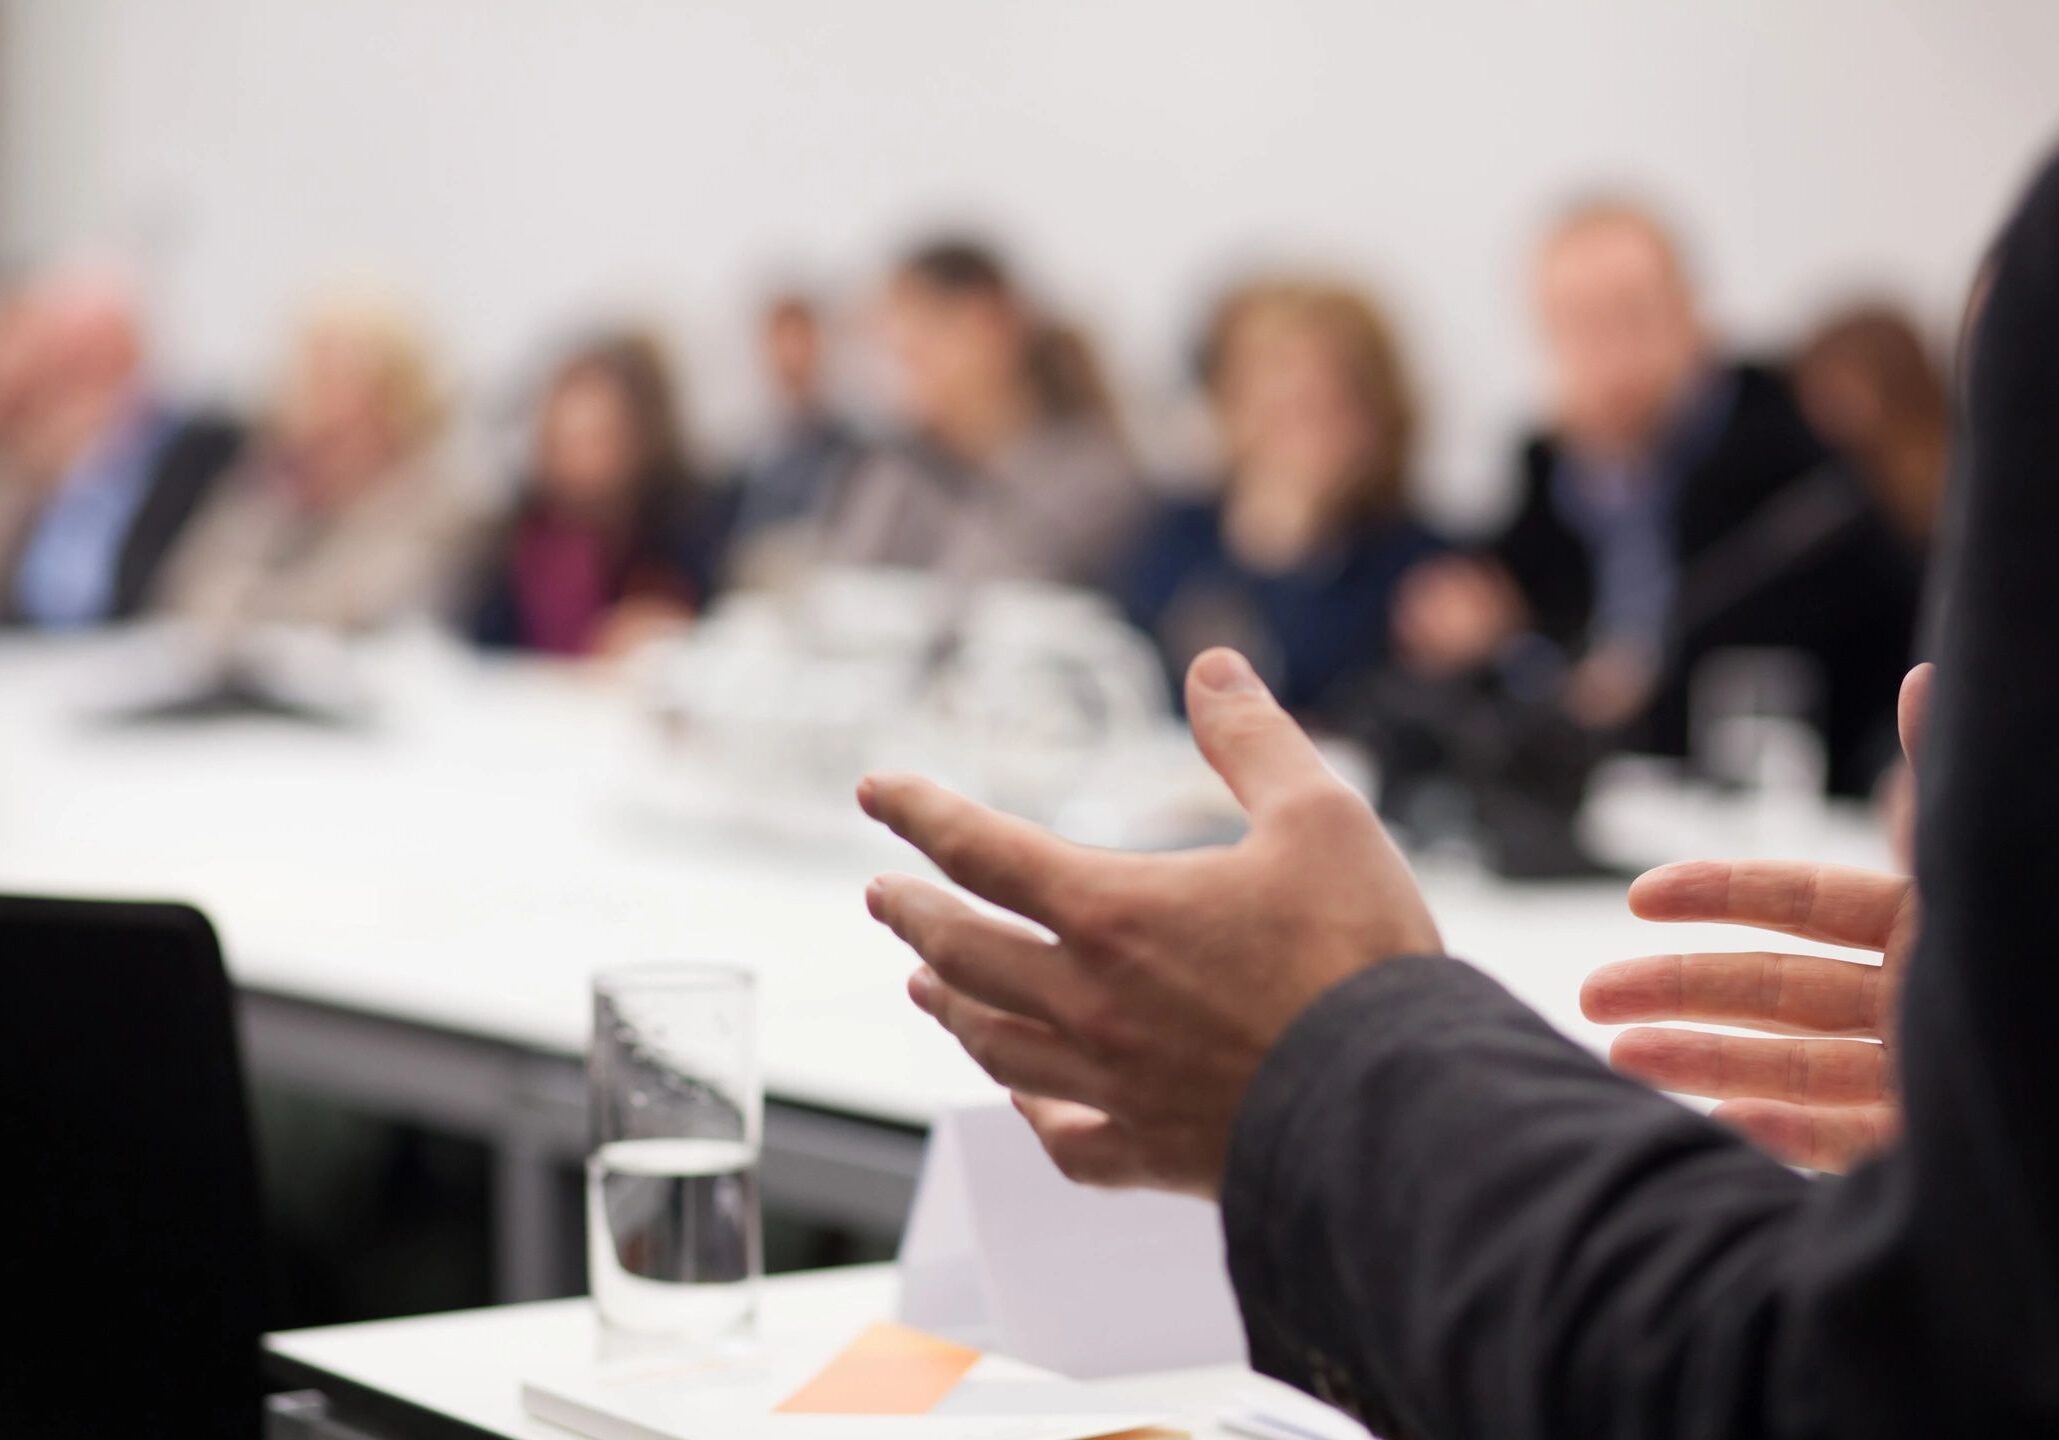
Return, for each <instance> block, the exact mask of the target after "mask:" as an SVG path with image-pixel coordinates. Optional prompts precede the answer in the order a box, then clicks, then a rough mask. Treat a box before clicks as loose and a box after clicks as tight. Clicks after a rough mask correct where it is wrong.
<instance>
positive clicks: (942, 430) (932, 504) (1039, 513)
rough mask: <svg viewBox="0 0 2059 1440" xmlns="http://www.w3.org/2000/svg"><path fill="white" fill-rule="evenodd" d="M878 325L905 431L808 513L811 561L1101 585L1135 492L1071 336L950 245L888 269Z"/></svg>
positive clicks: (995, 270) (1092, 377) (1136, 499)
mask: <svg viewBox="0 0 2059 1440" xmlns="http://www.w3.org/2000/svg"><path fill="white" fill-rule="evenodd" d="M884 328H885V334H886V341H887V346H888V349H889V351H890V354H891V358H892V360H893V363H894V368H895V371H896V380H897V382H898V396H897V399H898V404H899V407H900V412H901V419H902V420H903V422H904V423H905V426H906V434H905V435H904V436H903V437H902V438H901V439H900V440H899V441H898V442H897V443H895V444H892V445H890V446H887V447H885V448H883V449H882V450H881V451H879V452H878V453H876V454H875V455H873V456H872V457H871V458H869V459H868V460H866V461H865V462H864V463H863V464H862V465H860V466H859V467H858V469H857V470H856V471H855V472H854V473H853V474H852V475H851V476H850V477H849V478H848V481H847V483H846V484H844V485H843V486H841V487H839V489H838V491H837V493H836V494H835V495H833V496H832V497H831V498H830V500H829V503H828V504H826V505H825V506H824V507H823V509H822V510H821V511H820V512H819V513H818V515H817V516H816V517H815V524H816V527H817V530H816V533H817V535H818V537H819V540H818V550H817V558H819V559H821V560H825V561H829V562H832V563H843V564H860V565H896V566H905V567H911V568H917V569H924V570H931V571H936V572H939V573H942V574H945V575H948V576H952V577H957V578H968V579H969V578H974V577H977V578H981V579H1035V580H1053V581H1061V582H1067V583H1072V584H1083V585H1098V584H1101V583H1103V582H1105V581H1106V580H1107V579H1108V578H1109V576H1110V573H1111V571H1112V569H1113V566H1114V564H1115V561H1116V559H1117V558H1118V557H1119V556H1120V555H1121V554H1122V553H1123V551H1124V549H1125V548H1126V547H1127V545H1128V544H1129V542H1130V540H1131V538H1132V535H1133V531H1134V528H1135V526H1136V524H1137V523H1138V521H1139V519H1140V517H1141V514H1142V511H1143V509H1144V506H1145V501H1146V495H1145V492H1144V489H1143V487H1142V485H1141V483H1140V481H1139V479H1138V476H1137V472H1136V468H1135V466H1134V465H1133V464H1132V463H1131V460H1130V456H1129V454H1128V451H1127V449H1126V448H1125V446H1124V444H1123V441H1122V438H1121V432H1120V427H1119V425H1118V424H1117V422H1116V418H1115V415H1114V412H1113V409H1112V407H1111V406H1110V404H1109V398H1108V392H1107V389H1106V386H1105V385H1104V384H1103V382H1102V377H1101V375H1100V372H1099V368H1098V366H1097V365H1096V364H1095V363H1094V358H1093V355H1092V351H1091V349H1090V348H1089V347H1088V345H1087V343H1086V341H1085V338H1084V336H1082V335H1081V334H1079V333H1078V332H1077V331H1074V330H1070V329H1068V328H1067V327H1065V326H1063V325H1061V324H1057V323H1055V322H1053V321H1052V320H1051V319H1050V318H1049V317H1046V316H1043V315H1041V314H1039V313H1038V312H1037V311H1036V309H1035V308H1034V307H1033V306H1032V305H1031V304H1030V303H1029V301H1028V300H1027V299H1026V298H1025V297H1024V295H1023V294H1022V293H1021V290H1020V289H1019V287H1018V286H1017V284H1016V283H1015V281H1014V280H1013V279H1012V278H1011V276H1010V275H1009V273H1008V271H1007V269H1006V267H1005V266H1004V265H1003V264H1002V262H1001V261H1000V259H999V258H998V257H997V256H996V255H995V254H994V253H993V252H992V251H990V250H988V249H986V248H985V247H984V246H981V245H978V244H975V243H973V242H970V241H966V240H958V239H943V240H938V241H934V242H932V243H930V244H927V245H923V246H921V247H920V248H918V249H916V250H914V251H913V252H911V253H910V254H909V255H908V256H907V258H906V259H904V260H903V261H902V262H901V264H900V265H899V267H898V268H897V269H896V270H895V272H894V274H893V277H892V279H891V280H890V282H889V284H888V287H887V293H886V297H885V303H884Z"/></svg>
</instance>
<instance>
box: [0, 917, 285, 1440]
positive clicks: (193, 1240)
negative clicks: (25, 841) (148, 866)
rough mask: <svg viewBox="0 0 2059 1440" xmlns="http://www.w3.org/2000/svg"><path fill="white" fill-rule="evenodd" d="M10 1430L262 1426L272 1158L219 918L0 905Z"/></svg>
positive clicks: (2, 1359) (1, 1180)
mask: <svg viewBox="0 0 2059 1440" xmlns="http://www.w3.org/2000/svg"><path fill="white" fill-rule="evenodd" d="M0 1155H4V1156H5V1157H6V1161H5V1165H4V1167H0V1295H4V1296H5V1297H6V1307H7V1315H8V1323H7V1326H6V1329H7V1332H8V1335H9V1337H10V1338H9V1339H8V1340H7V1341H6V1343H5V1344H4V1345H0V1435H23V1436H30V1435H33V1436H39V1437H40V1436H71V1435H94V1436H116V1435H210V1436H212V1435H239V1436H255V1435H256V1434H257V1433H258V1426H259V1400H260V1372H259V1344H260V1338H261V1334H260V1332H261V1328H262V1306H263V1258H262V1257H263V1249H262V1244H261V1237H260V1230H259V1211H258V1184H257V1167H256V1164H255V1158H254V1154H253V1147H252V1143H251V1132H250V1124H249V1117H248V1114H247V1111H246V1108H245V1097H244V1091H243V1075H242V1068H241V1064H240V1062H239V1059H238V1053H237V1044H236V1030H235V1014H234V1006H233V1001H232V996H231V992H230V989H229V982H228V977H227V975H226V974H225V973H224V971H223V969H222V957H221V948H220V946H219V945H218V944H217V943H216V941H215V936H214V931H213V929H212V928H211V927H210V926H209V925H208V923H207V920H206V919H205V918H204V917H203V916H202V915H201V914H200V913H199V912H198V911H195V910H192V909H189V908H187V907H185V906H182V905H140V904H113V903H93V902H79V901H61V900H30V899H11V898H6V897H0Z"/></svg>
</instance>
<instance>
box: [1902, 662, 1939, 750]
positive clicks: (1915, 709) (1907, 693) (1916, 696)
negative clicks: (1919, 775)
mask: <svg viewBox="0 0 2059 1440" xmlns="http://www.w3.org/2000/svg"><path fill="white" fill-rule="evenodd" d="M1936 676H1937V666H1935V665H1933V664H1931V663H1930V662H1929V661H1928V660H1926V661H1924V662H1923V663H1922V664H1921V665H1918V666H1917V667H1915V668H1914V669H1913V670H1911V671H1910V672H1909V673H1908V674H1907V675H1904V676H1903V677H1902V689H1901V693H1900V694H1899V695H1897V696H1896V697H1895V729H1896V731H1897V732H1899V734H1900V735H1901V739H1902V756H1903V758H1904V759H1906V760H1907V761H1908V762H1909V764H1910V766H1911V767H1912V768H1913V767H1914V766H1915V764H1916V752H1917V751H1919V750H1921V749H1922V748H1923V727H1924V722H1925V721H1926V720H1928V719H1929V718H1930V687H1931V682H1932V681H1933V680H1934V679H1935V678H1936Z"/></svg>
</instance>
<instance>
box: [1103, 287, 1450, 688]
mask: <svg viewBox="0 0 2059 1440" xmlns="http://www.w3.org/2000/svg"><path fill="white" fill-rule="evenodd" d="M1202 370H1203V379H1204V381H1205V383H1206V385H1207V388H1208V399H1209V403H1210V408H1211V410H1212V411H1213V414H1214V417H1215V421H1216V428H1217V431H1218V434H1219V435H1220V438H1221V445H1222V453H1223V462H1224V473H1223V474H1222V476H1221V477H1220V478H1219V481H1218V483H1217V485H1216V486H1215V487H1214V488H1215V494H1214V495H1213V496H1212V497H1211V498H1209V499H1207V500H1205V501H1201V502H1194V501H1182V502H1176V503H1170V504H1168V505H1167V506H1166V507H1165V508H1164V510H1163V511H1162V512H1161V513H1160V515H1159V516H1158V519H1157V521H1156V523H1155V524H1154V525H1153V526H1152V527H1151V529H1150V530H1149V531H1148V532H1147V534H1146V537H1145V540H1144V543H1143V545H1142V546H1141V548H1140V549H1139V550H1138V552H1137V553H1136V555H1135V556H1134V557H1133V558H1132V560H1131V562H1130V564H1129V566H1128V567H1127V569H1126V571H1125V573H1124V575H1123V577H1122V581H1121V584H1120V586H1119V589H1120V591H1121V594H1122V597H1123V601H1124V605H1125V608H1126V609H1127V610H1128V611H1129V614H1130V617H1131V619H1132V620H1133V621H1135V623H1136V624H1137V625H1139V626H1140V627H1141V628H1143V629H1144V630H1146V631H1148V632H1149V633H1150V634H1151V635H1152V637H1153V638H1154V639H1155V640H1156V641H1157V643H1158V647H1159V649H1160V651H1161V653H1162V654H1163V656H1164V659H1165V664H1166V671H1167V674H1168V676H1170V677H1172V678H1173V679H1174V681H1175V684H1174V693H1178V691H1179V685H1178V683H1177V681H1178V677H1180V676H1182V675H1184V674H1185V672H1186V668H1187V665H1188V663H1189V662H1190V661H1191V660H1193V658H1194V657H1195V656H1196V655H1198V654H1200V653H1201V652H1202V651H1203V650H1206V649H1208V648H1209V647H1211V646H1215V645H1231V646H1235V647H1237V648H1238V649H1240V650H1242V651H1243V652H1244V653H1245V654H1246V655H1248V656H1250V657H1251V660H1252V662H1253V663H1254V664H1255V665H1256V666H1257V667H1258V669H1259V672H1260V674H1262V675H1263V676H1264V677H1265V679H1266V680H1267V682H1268V683H1269V684H1270V685H1271V686H1272V687H1273V689H1274V691H1275V693H1277V694H1278V695H1279V697H1280V699H1281V701H1282V702H1283V703H1285V704H1286V705H1287V707H1288V708H1289V709H1291V710H1294V711H1296V712H1297V713H1300V714H1304V715H1314V716H1317V717H1321V716H1323V715H1324V714H1325V712H1326V710H1329V709H1332V708H1334V707H1336V706H1337V705H1338V704H1339V703H1340V701H1341V698H1342V696H1343V695H1344V693H1345V692H1346V691H1348V689H1349V688H1350V687H1351V684H1352V682H1353V681H1355V680H1358V679H1361V678H1363V677H1364V675H1365V674H1366V672H1367V671H1368V670H1370V669H1373V668H1375V667H1378V666H1379V665H1381V664H1382V663H1383V662H1384V661H1385V659H1386V655H1387V635H1388V606H1389V602H1390V600H1391V597H1392V595H1393V592H1394V588H1395V585H1396V582H1397V581H1398V580H1399V579H1400V577H1401V575H1402V573H1403V572H1404V571H1406V570H1407V569H1408V567H1409V566H1411V565H1413V564H1414V563H1415V562H1416V561H1418V560H1421V559H1423V558H1424V557H1425V556H1427V555H1430V554H1431V553H1433V552H1434V551H1435V550H1436V549H1437V548H1438V545H1437V541H1436V540H1435V539H1434V538H1433V537H1432V536H1431V534H1430V533H1429V532H1428V531H1427V530H1426V529H1425V528H1424V527H1423V526H1422V525H1421V524H1420V523H1418V522H1417V520H1416V519H1415V517H1414V515H1413V513H1412V511H1411V508H1410V505H1409V479H1410V473H1409V472H1410V465H1411V461H1412V455H1413V448H1414V440H1415V429H1416V421H1415V404H1414V400H1413V394H1412V388H1411V385H1410V382H1409V379H1408V376H1407V373H1406V370H1405V367H1404V365H1403V362H1402V359H1401V352H1400V348H1399V346H1398V345H1397V343H1396V341H1395V339H1394V335H1393V331H1392V328H1391V327H1390V326H1389V324H1388V322H1387V320H1386V318H1385V316H1384V315H1383V314H1382V313H1381V311H1380V309H1379V307H1378V306H1377V305H1376V304H1375V303H1374V302H1373V301H1372V300H1371V299H1370V298H1369V297H1368V296H1366V295H1364V294H1363V293H1361V292H1359V291H1357V290H1355V289H1353V288H1351V287H1349V286H1346V285H1339V284H1333V283H1329V282H1326V281H1321V280H1309V279H1302V278H1298V277H1293V276H1286V277H1277V278H1264V279H1259V280H1255V281H1253V282H1251V283H1249V284H1246V285H1243V286H1241V287H1239V288H1238V289H1236V290H1234V291H1232V292H1231V293H1230V294H1229V295H1228V296H1227V297H1226V298H1225V299H1224V300H1223V301H1222V302H1221V303H1220V304H1219V305H1218V306H1217V308H1216V312H1215V315H1214V317H1213V319H1212V321H1211V323H1210V325H1209V328H1208V334H1207V336H1206V339H1205V343H1204V346H1203V356H1202Z"/></svg>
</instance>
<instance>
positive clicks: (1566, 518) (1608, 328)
mask: <svg viewBox="0 0 2059 1440" xmlns="http://www.w3.org/2000/svg"><path fill="white" fill-rule="evenodd" d="M1534 293H1535V298H1536V308H1537V316H1538V320H1539V324H1540V329H1541V331H1542V334H1543V339H1544V346H1545V351H1546V358H1547V361H1548V363H1549V367H1550V374H1551V389H1552V396H1551V420H1550V423H1549V425H1548V427H1547V428H1546V429H1545V430H1544V431H1543V432H1541V433H1539V434H1538V435H1536V436H1534V437H1533V438H1531V439H1530V440H1529V441H1527V442H1526V443H1525V445H1524V446H1523V449H1522V454H1521V461H1520V496H1519V502H1518V508H1517V512H1516V515H1515V518H1514V519H1513V520H1512V521H1511V522H1510V524H1509V525H1508V526H1507V528H1506V529H1505V530H1504V531H1503V532H1502V533H1501V534H1500V535H1499V536H1498V537H1497V538H1495V540H1494V541H1493V542H1492V543H1491V544H1489V545H1488V546H1487V547H1486V548H1485V549H1484V550H1483V551H1482V552H1480V553H1479V554H1476V555H1471V556H1465V557H1457V558H1450V559H1444V560H1439V561H1436V562H1433V563H1431V564H1430V565H1428V566H1426V567H1423V568H1422V569H1420V570H1419V571H1417V572H1416V573H1415V574H1413V575H1411V576H1410V577H1408V578H1407V580H1405V581H1404V583H1403V587H1402V593H1401V596H1400V598H1399V601H1398V604H1397V610H1396V635H1397V640H1398V643H1399V644H1400V646H1401V648H1402V650H1403V652H1404V653H1405V655H1406V656H1407V657H1408V658H1409V660H1410V661H1411V662H1412V664H1413V665H1414V666H1415V667H1416V668H1417V669H1418V670H1419V671H1420V672H1422V673H1425V674H1428V675H1431V676H1437V677H1446V678H1450V677H1468V678H1469V679H1471V680H1473V681H1475V682H1484V683H1488V684H1491V685H1499V686H1505V687H1507V688H1509V689H1511V690H1513V691H1515V692H1518V693H1521V694H1523V695H1526V696H1537V695H1547V696H1549V697H1550V698H1551V701H1552V703H1553V704H1554V705H1555V706H1556V707H1557V708H1558V709H1559V710H1560V711H1561V712H1562V713H1564V714H1565V715H1566V716H1568V717H1569V718H1570V719H1571V720H1572V721H1573V722H1574V723H1576V724H1577V725H1579V726H1580V727H1582V728H1584V729H1585V730H1587V731H1589V732H1590V733H1593V734H1594V735H1596V736H1598V737H1608V738H1609V739H1610V740H1611V741H1612V742H1613V741H1618V740H1620V741H1622V742H1625V743H1630V744H1634V745H1637V746H1639V747H1642V748H1649V749H1653V750H1657V751H1660V752H1662V753H1670V754H1680V753H1684V752H1685V750H1686V748H1687V741H1688V730H1689V714H1690V709H1691V706H1690V687H1691V685H1692V682H1693V679H1694V676H1695V673H1696V670H1697V666H1698V664H1699V662H1700V661H1701V660H1702V659H1703V658H1704V657H1705V656H1707V655H1709V654H1710V653H1711V652H1713V651H1716V650H1722V649H1729V648H1734V647H1772V648H1778V649H1783V650H1788V651H1792V652H1799V653H1800V654H1802V655H1805V656H1806V657H1807V658H1808V660H1809V662H1810V663H1811V664H1812V665H1813V667H1814V669H1815V671H1816V672H1817V674H1818V677H1819V679H1820V682H1821V683H1820V685H1819V686H1818V689H1819V692H1820V702H1819V703H1818V704H1817V705H1816V707H1815V719H1816V720H1817V722H1818V723H1819V724H1820V726H1821V729H1822V732H1823V735H1824V738H1825V741H1826V743H1827V746H1828V752H1829V754H1828V759H1829V769H1830V778H1831V782H1832V783H1833V785H1834V786H1836V787H1837V788H1839V789H1842V790H1859V789H1863V788H1865V786H1867V785H1868V784H1870V783H1871V780H1872V779H1873V777H1874V775H1875V774H1876V773H1877V772H1878V770H1879V768H1880V767H1881V766H1882V765H1884V764H1885V763H1887V762H1888V760H1889V758H1890V757H1891V755H1892V753H1893V747H1892V735H1893V715H1894V699H1895V693H1896V687H1897V684H1898V682H1899V677H1900V675H1901V673H1902V672H1903V670H1904V669H1905V668H1906V666H1907V660H1908V655H1909V650H1910V646H1911V643H1912V631H1913V628H1914V615H1915V606H1916V591H1917V577H1916V575H1915V573H1914V570H1913V567H1911V566H1910V565H1909V564H1908V563H1907V560H1906V557H1905V556H1904V555H1903V554H1902V553H1901V551H1900V549H1899V547H1897V546H1895V545H1894V544H1893V543H1892V541H1891V540H1890V539H1889V537H1888V536H1887V535H1886V533H1885V526H1884V524H1883V523H1882V521H1881V520H1880V518H1879V515H1878V512H1877V511H1876V510H1875V508H1874V507H1873V506H1872V504H1871V503H1870V501H1869V499H1868V497H1867V496H1866V495H1865V493H1864V491H1863V487H1861V486H1860V485H1859V484H1858V483H1857V482H1856V481H1854V480H1853V479H1852V478H1851V477H1850V476H1849V475H1848V474H1846V473H1845V472H1844V471H1843V470H1842V469H1841V468H1840V467H1838V466H1836V465H1834V464H1832V463H1830V453H1829V451H1828V450H1827V449H1826V447H1825V446H1824V444H1823V442H1822V441H1821V440H1820V439H1819V438H1818V437H1817V435H1816V434H1815V432H1814V431H1813V430H1811V429H1810V427H1809V425H1808V423H1807V422H1806V420H1805V419H1804V418H1803V416H1802V413H1801V410H1800V408H1799V406H1798V405H1797V404H1796V402H1795V399H1794V397H1793V395H1792V394H1791V393H1790V391H1789V390H1788V387H1787V384H1786V382H1785V381H1784V380H1783V379H1782V378H1781V377H1780V376H1779V375H1777V374H1775V373H1773V372H1772V371H1769V370H1767V369H1764V368H1761V367H1759V366H1756V365H1753V364H1749V363H1743V362H1739V361H1736V360H1732V359H1729V358H1727V357H1724V356H1722V355H1721V354H1720V353H1719V352H1718V350H1717V348H1716V346H1715V344H1714V342H1713V339H1712V337H1711V335H1710V332H1709V328H1708V325H1707V323H1706V321H1705V319H1704V317H1703V315H1702V312H1701V307H1700V304H1699V301H1698V298H1697V296H1696V293H1695V289H1694V286H1693V284H1692V281H1691V279H1690V277H1689V275H1688V272H1687V268H1686V266H1685V264H1684V263H1683V259H1682V256H1681V252H1680V249H1679V247H1678V245H1677V244H1676V243H1675V241H1674V239H1673V237H1672V235H1671V233H1670V232H1669V231H1668V230H1667V228H1666V227H1665V226H1664V225H1663V224H1662V223H1661V222H1660V221H1658V220H1657V219H1656V218H1654V217H1653V216H1652V215H1651V214H1650V213H1649V212H1647V211H1646V210H1643V209H1641V208H1639V207H1637V206H1636V205H1634V204H1630V203H1627V202H1622V201H1616V200H1598V201H1592V202H1588V203H1585V204H1582V205H1580V206H1578V207H1576V208H1574V209H1573V210H1571V211H1569V212H1568V213H1567V214H1566V215H1565V216H1564V217H1563V218H1562V219H1561V220H1560V221H1559V223H1558V224H1557V225H1556V226H1554V227H1553V228H1552V230H1551V232H1550V234H1549V235H1548V236H1547V237H1546V239H1545V242H1544V244H1543V246H1542V247H1541V249H1540V251H1539V254H1538V257H1537V261H1536V269H1535V291H1534Z"/></svg>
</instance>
